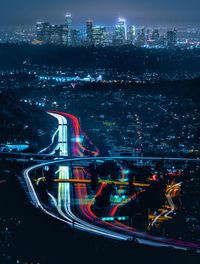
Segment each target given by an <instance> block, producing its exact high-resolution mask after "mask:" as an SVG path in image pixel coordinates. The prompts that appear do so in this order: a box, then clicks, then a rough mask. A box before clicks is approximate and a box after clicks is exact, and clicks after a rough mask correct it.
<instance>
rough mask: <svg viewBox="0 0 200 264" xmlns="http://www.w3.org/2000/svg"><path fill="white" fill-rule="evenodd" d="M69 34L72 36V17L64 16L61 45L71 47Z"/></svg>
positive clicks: (69, 15)
mask: <svg viewBox="0 0 200 264" xmlns="http://www.w3.org/2000/svg"><path fill="white" fill-rule="evenodd" d="M71 34H72V16H71V14H66V16H65V24H64V27H63V44H65V45H67V46H71V44H72V43H71V41H72V39H71Z"/></svg>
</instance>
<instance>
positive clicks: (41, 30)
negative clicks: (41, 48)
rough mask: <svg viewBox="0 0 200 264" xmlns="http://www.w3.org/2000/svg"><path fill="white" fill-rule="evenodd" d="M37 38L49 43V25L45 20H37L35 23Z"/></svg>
mask: <svg viewBox="0 0 200 264" xmlns="http://www.w3.org/2000/svg"><path fill="white" fill-rule="evenodd" d="M36 33H37V40H38V41H41V42H43V43H50V40H51V25H50V23H46V22H37V24H36Z"/></svg>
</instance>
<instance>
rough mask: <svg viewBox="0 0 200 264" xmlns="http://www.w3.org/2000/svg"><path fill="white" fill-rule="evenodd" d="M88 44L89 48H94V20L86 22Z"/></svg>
mask: <svg viewBox="0 0 200 264" xmlns="http://www.w3.org/2000/svg"><path fill="white" fill-rule="evenodd" d="M86 38H87V40H86V42H87V46H92V45H94V40H93V21H92V20H87V22H86Z"/></svg>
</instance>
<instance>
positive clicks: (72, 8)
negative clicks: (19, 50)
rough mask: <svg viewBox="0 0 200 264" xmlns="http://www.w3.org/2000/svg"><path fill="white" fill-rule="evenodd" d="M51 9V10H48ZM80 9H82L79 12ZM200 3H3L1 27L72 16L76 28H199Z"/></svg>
mask: <svg viewBox="0 0 200 264" xmlns="http://www.w3.org/2000/svg"><path fill="white" fill-rule="evenodd" d="M47 6H48V8H46V7H47ZM80 6H81V8H79V7H80ZM199 8H200V3H199V1H198V0H191V1H185V2H184V3H183V2H182V1H180V0H175V1H172V0H169V1H167V3H163V2H161V1H159V0H153V1H151V2H149V1H147V0H142V1H139V0H135V1H134V3H133V2H132V1H130V0H126V1H123V2H121V1H118V0H117V1H112V0H111V1H109V2H107V1H104V0H102V1H100V2H98V1H90V0H87V1H84V5H83V3H82V2H81V1H80V0H75V1H73V3H72V2H69V1H67V2H66V1H63V0H59V1H56V3H55V2H54V1H52V0H46V1H42V2H41V1H38V0H36V1H32V0H31V1H28V2H27V1H24V0H19V1H16V2H14V3H13V1H12V3H11V1H3V3H2V5H1V10H0V23H1V25H28V24H34V23H35V21H38V20H44V21H49V20H50V21H52V22H53V23H56V24H57V23H61V21H62V17H63V16H64V15H65V14H66V13H67V12H70V13H71V14H72V15H73V18H74V24H75V25H76V26H78V25H81V24H83V22H84V21H85V20H87V19H94V18H95V20H96V21H97V23H104V24H106V25H110V26H112V25H113V24H114V21H115V18H116V17H126V18H127V20H128V21H129V22H130V23H133V24H136V25H147V24H148V25H150V26H151V25H152V26H153V25H165V26H170V25H174V26H179V25H185V24H188V25H199V23H200V18H199V14H198V10H199Z"/></svg>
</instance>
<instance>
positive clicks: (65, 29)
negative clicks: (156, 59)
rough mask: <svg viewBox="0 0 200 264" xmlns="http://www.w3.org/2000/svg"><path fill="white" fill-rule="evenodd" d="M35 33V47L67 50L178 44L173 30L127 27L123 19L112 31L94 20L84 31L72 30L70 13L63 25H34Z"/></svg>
mask: <svg viewBox="0 0 200 264" xmlns="http://www.w3.org/2000/svg"><path fill="white" fill-rule="evenodd" d="M36 33H37V39H36V40H35V42H34V43H35V44H53V45H66V46H68V47H78V46H88V47H90V46H95V47H105V46H122V45H135V46H138V47H166V46H167V47H175V46H176V44H177V31H176V30H175V29H174V30H171V31H167V32H166V33H165V34H163V33H162V34H161V33H160V31H159V29H148V28H144V27H143V28H136V27H135V26H134V25H130V26H128V25H127V22H126V19H124V18H118V20H117V23H116V25H115V27H114V29H113V30H108V28H107V27H106V26H99V25H98V26H97V25H94V23H93V20H87V21H86V25H85V28H84V29H75V28H74V27H73V24H72V16H71V14H67V15H66V16H65V22H64V24H63V25H53V24H50V23H48V22H37V24H36Z"/></svg>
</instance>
